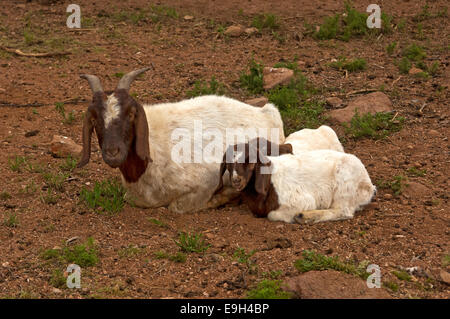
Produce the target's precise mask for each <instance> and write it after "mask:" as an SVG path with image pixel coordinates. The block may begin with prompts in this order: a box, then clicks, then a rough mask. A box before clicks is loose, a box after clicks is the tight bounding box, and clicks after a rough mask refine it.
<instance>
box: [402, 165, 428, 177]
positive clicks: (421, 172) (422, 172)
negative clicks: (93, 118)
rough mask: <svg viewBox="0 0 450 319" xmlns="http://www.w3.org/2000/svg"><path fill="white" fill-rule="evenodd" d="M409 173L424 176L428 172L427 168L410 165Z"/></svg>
mask: <svg viewBox="0 0 450 319" xmlns="http://www.w3.org/2000/svg"><path fill="white" fill-rule="evenodd" d="M407 173H408V175H409V176H414V177H423V176H425V175H426V174H427V170H426V169H419V168H417V167H410V168H408V170H407Z"/></svg>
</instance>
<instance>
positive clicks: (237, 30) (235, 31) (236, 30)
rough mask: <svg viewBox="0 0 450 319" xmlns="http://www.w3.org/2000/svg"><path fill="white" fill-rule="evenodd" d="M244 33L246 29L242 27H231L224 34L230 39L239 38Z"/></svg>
mask: <svg viewBox="0 0 450 319" xmlns="http://www.w3.org/2000/svg"><path fill="white" fill-rule="evenodd" d="M242 33H244V28H243V27H242V26H240V25H232V26H229V27H228V28H227V29H226V30H225V32H224V34H225V35H228V36H230V37H239V36H241V35H242Z"/></svg>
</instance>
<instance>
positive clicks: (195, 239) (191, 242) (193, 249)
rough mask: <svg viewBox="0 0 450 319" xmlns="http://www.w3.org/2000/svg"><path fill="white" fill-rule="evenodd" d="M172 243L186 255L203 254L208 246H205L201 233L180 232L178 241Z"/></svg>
mask: <svg viewBox="0 0 450 319" xmlns="http://www.w3.org/2000/svg"><path fill="white" fill-rule="evenodd" d="M174 242H175V244H176V245H177V246H178V247H180V249H181V250H182V251H184V252H187V253H203V252H205V251H206V250H207V249H208V248H209V246H210V245H208V244H206V242H205V240H204V239H203V234H201V233H186V232H181V233H180V234H179V236H178V241H177V240H174Z"/></svg>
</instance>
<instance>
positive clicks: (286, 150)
mask: <svg viewBox="0 0 450 319" xmlns="http://www.w3.org/2000/svg"><path fill="white" fill-rule="evenodd" d="M278 150H279V154H280V155H283V154H293V151H292V145H291V144H281V145H280V146H279V148H278Z"/></svg>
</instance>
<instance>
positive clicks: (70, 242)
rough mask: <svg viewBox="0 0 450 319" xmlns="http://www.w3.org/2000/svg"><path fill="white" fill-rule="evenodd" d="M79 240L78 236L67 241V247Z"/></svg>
mask: <svg viewBox="0 0 450 319" xmlns="http://www.w3.org/2000/svg"><path fill="white" fill-rule="evenodd" d="M78 239H80V237H78V236H74V237H71V238H69V239H67V240H66V245H69V244H72V243H73V242H76V241H77V240H78Z"/></svg>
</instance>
